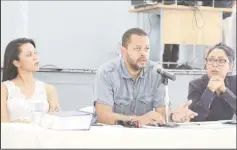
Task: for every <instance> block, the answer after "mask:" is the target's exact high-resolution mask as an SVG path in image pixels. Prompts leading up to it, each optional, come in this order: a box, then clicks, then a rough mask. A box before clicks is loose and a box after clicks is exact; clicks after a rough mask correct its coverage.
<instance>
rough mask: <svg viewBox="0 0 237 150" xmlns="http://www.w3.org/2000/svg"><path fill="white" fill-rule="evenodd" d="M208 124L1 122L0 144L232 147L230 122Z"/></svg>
mask: <svg viewBox="0 0 237 150" xmlns="http://www.w3.org/2000/svg"><path fill="white" fill-rule="evenodd" d="M211 128H213V127H209V126H208V125H207V126H206V127H205V128H203V127H201V128H200V127H196V128H193V127H181V128H156V129H153V128H139V129H135V128H124V127H120V126H93V127H91V129H90V130H89V131H54V130H49V129H44V128H41V127H38V126H34V125H31V124H20V123H1V146H2V147H1V148H236V127H235V126H234V125H225V126H223V127H222V126H221V127H214V128H215V129H211Z"/></svg>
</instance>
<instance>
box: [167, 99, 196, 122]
mask: <svg viewBox="0 0 237 150" xmlns="http://www.w3.org/2000/svg"><path fill="white" fill-rule="evenodd" d="M191 103H192V100H189V101H187V102H185V103H184V105H183V106H182V107H180V108H178V109H177V110H176V111H174V112H173V115H172V118H171V119H172V120H173V121H174V122H186V121H190V119H192V118H194V117H195V116H197V115H198V114H197V113H195V112H193V111H191V110H190V109H188V107H189V105H190V104H191Z"/></svg>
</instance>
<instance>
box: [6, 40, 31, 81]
mask: <svg viewBox="0 0 237 150" xmlns="http://www.w3.org/2000/svg"><path fill="white" fill-rule="evenodd" d="M26 43H30V44H32V45H33V46H34V47H35V42H34V41H33V40H32V39H28V38H18V39H15V40H12V41H11V42H10V43H8V45H7V47H6V50H5V54H4V61H3V76H2V82H4V81H7V80H12V79H14V78H16V76H17V74H18V71H17V68H16V66H15V65H14V64H13V61H14V60H19V54H20V49H19V47H20V46H21V45H23V44H26Z"/></svg>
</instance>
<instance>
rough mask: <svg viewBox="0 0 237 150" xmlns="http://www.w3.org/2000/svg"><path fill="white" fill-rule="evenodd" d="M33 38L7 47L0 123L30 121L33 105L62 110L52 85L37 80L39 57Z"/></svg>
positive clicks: (15, 42)
mask: <svg viewBox="0 0 237 150" xmlns="http://www.w3.org/2000/svg"><path fill="white" fill-rule="evenodd" d="M35 48H36V47H35V42H34V41H33V40H32V39H27V38H18V39H15V40H13V41H11V42H10V43H9V44H8V45H7V47H6V50H5V54H4V63H3V76H2V84H1V122H30V121H31V111H32V110H33V109H34V104H36V103H37V104H40V105H41V106H42V110H43V112H45V113H46V112H52V111H58V110H59V103H58V97H57V93H56V90H55V88H54V87H53V86H52V85H49V84H45V83H43V82H41V81H39V80H36V79H35V78H34V76H33V72H36V71H38V70H39V58H38V54H37V51H36V49H35Z"/></svg>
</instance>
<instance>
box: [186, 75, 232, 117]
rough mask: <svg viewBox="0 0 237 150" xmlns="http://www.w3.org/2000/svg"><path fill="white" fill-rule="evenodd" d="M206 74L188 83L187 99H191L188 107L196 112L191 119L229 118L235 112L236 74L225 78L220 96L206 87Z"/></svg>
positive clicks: (207, 79) (207, 80)
mask: <svg viewBox="0 0 237 150" xmlns="http://www.w3.org/2000/svg"><path fill="white" fill-rule="evenodd" d="M208 82H209V78H208V76H207V75H204V76H202V77H201V78H198V79H195V80H193V81H191V82H190V83H189V91H188V100H192V104H191V105H190V107H189V109H190V110H192V111H194V112H196V113H198V116H196V117H195V118H194V119H192V120H191V121H217V120H230V119H232V118H233V114H236V75H234V76H227V77H226V78H225V86H226V91H225V92H224V93H222V94H220V96H218V95H217V94H216V93H213V92H212V91H211V90H210V89H209V88H208V87H207V85H208Z"/></svg>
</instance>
